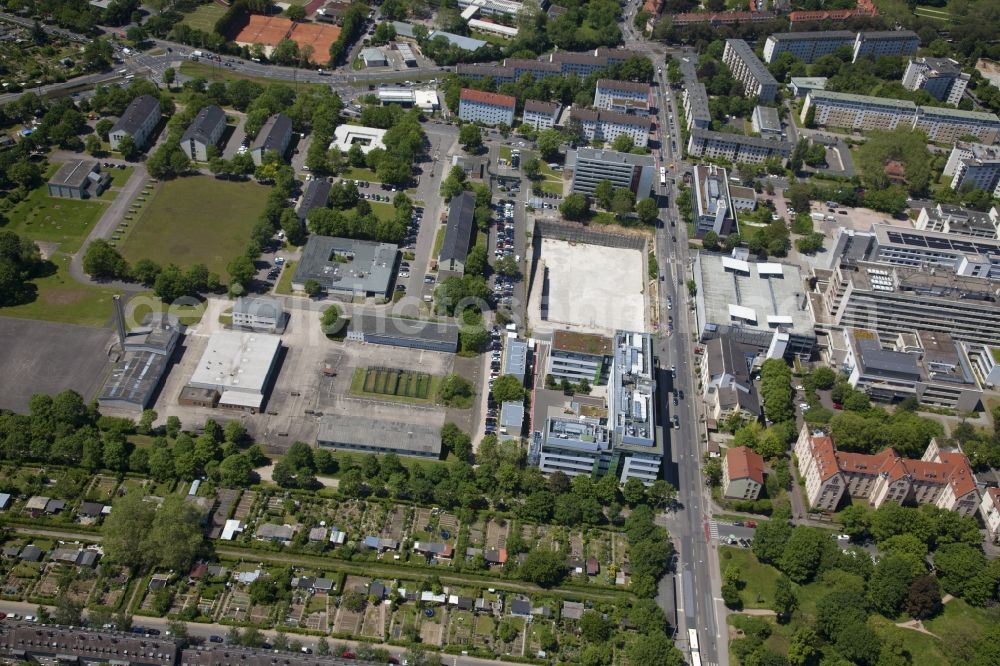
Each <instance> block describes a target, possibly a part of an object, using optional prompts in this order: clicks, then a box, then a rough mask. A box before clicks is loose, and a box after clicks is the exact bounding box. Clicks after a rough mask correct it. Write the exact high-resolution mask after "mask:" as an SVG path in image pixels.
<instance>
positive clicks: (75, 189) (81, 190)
mask: <svg viewBox="0 0 1000 666" xmlns="http://www.w3.org/2000/svg"><path fill="white" fill-rule="evenodd" d="M46 185H47V186H48V189H49V196H50V197H60V198H63V199H86V198H88V197H91V196H95V197H99V196H101V193H103V192H104V190H106V189H107V188H108V187H110V186H111V174H109V173H103V172H102V171H101V165H100V163H99V162H98V161H97V160H71V161H69V162H66V163H65V164H63V165H62V166H61V167H59V170H58V171H56V172H55V173H54V174H53V175H52V178H50V179H49V182H48V183H46Z"/></svg>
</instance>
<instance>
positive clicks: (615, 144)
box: [611, 134, 635, 153]
mask: <svg viewBox="0 0 1000 666" xmlns="http://www.w3.org/2000/svg"><path fill="white" fill-rule="evenodd" d="M633 148H635V141H633V140H632V137H630V136H629V135H628V134H619V135H618V136H617V137H615V140H614V141H612V142H611V149H612V150H616V151H618V152H619V153H630V152H632V149H633Z"/></svg>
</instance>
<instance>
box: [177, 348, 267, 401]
mask: <svg viewBox="0 0 1000 666" xmlns="http://www.w3.org/2000/svg"><path fill="white" fill-rule="evenodd" d="M280 350H281V338H279V337H278V336H276V335H268V334H266V333H247V332H242V331H216V332H215V333H213V334H212V337H210V338H209V339H208V347H206V348H205V353H204V354H202V357H201V360H200V361H199V362H198V367H197V368H195V371H194V374H193V375H192V376H191V381H190V382H188V385H187V386H185V387H184V390H183V391H181V395H180V398H179V402H180V403H181V404H190V405H196V406H202V407H205V406H218V407H224V408H228V409H241V410H244V411H248V412H251V413H253V414H256V413H257V412H258V411H260V408H261V406H262V405H263V404H264V398H265V391H266V390H267V388H268V386H269V383H270V380H271V375H272V373H273V372H274V368H275V366H276V365H277V361H278V352H279V351H280ZM213 403H214V404H213Z"/></svg>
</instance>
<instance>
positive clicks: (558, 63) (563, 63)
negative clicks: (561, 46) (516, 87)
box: [457, 47, 646, 83]
mask: <svg viewBox="0 0 1000 666" xmlns="http://www.w3.org/2000/svg"><path fill="white" fill-rule="evenodd" d="M645 57H646V54H644V53H640V52H638V51H629V50H626V49H608V48H604V47H601V48H599V49H596V50H594V51H583V52H574V51H556V52H555V53H551V54H549V55H546V56H542V57H541V58H539V59H538V60H531V59H528V58H507V59H506V60H504V61H503V64H502V65H499V66H496V65H467V64H460V65H458V69H457V71H458V75H459V76H464V77H466V78H469V79H476V80H480V79H484V78H486V77H492V78H493V79H494V80H495V81H496V82H497V83H513V82H515V81H517V80H518V79H519V78H520V77H521V75H522V74H531V75H532V76H534V77H535V78H536V79H541V78H545V77H547V76H565V75H567V74H570V73H573V74H576V75H577V76H580V77H586V76H589V75H590V74H593V73H594V72H600V71H601V70H604V69H607V68H608V67H610V66H611V65H616V64H619V63H623V62H625V61H626V60H628V59H629V58H645Z"/></svg>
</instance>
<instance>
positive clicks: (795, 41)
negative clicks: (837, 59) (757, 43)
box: [764, 30, 857, 65]
mask: <svg viewBox="0 0 1000 666" xmlns="http://www.w3.org/2000/svg"><path fill="white" fill-rule="evenodd" d="M856 36H857V35H856V33H854V32H851V31H850V30H820V31H818V32H781V33H775V34H773V35H771V36H769V37H768V38H767V40H766V41H765V42H764V62H766V63H768V64H770V63H772V62H774V61H775V59H777V57H778V56H779V55H781V54H782V53H790V54H792V55H793V56H795V57H796V58H798V59H799V60H801V61H802V62H804V63H806V64H807V65H808V64H810V63H813V62H815V61H816V60H817V59H818V58H821V57H823V56H825V55H830V54H831V53H833V52H834V51H836V50H837V49H839V48H841V47H844V46H847V47H851V48H852V49H853V47H854V41H855V39H856Z"/></svg>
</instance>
